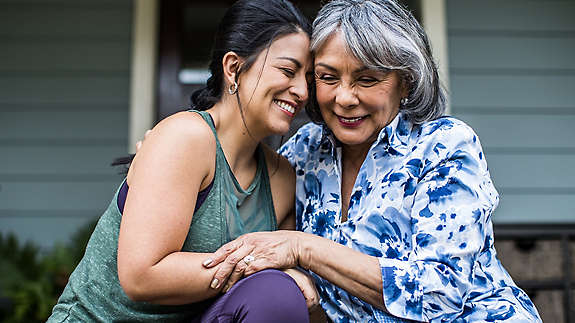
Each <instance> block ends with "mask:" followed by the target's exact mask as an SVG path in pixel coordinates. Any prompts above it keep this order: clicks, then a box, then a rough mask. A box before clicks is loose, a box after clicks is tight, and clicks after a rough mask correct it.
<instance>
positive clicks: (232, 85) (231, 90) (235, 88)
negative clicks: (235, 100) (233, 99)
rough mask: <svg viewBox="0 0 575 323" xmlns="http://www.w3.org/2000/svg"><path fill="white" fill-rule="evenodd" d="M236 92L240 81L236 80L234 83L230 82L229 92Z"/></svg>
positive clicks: (232, 93) (231, 93)
mask: <svg viewBox="0 0 575 323" xmlns="http://www.w3.org/2000/svg"><path fill="white" fill-rule="evenodd" d="M236 92H238V83H237V82H236V81H234V83H233V84H230V87H229V88H228V93H229V94H230V95H234V94H236Z"/></svg>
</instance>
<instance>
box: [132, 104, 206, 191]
mask: <svg viewBox="0 0 575 323" xmlns="http://www.w3.org/2000/svg"><path fill="white" fill-rule="evenodd" d="M215 140H216V139H215V137H214V135H213V133H212V130H211V128H210V126H209V125H208V124H207V123H206V122H205V121H204V120H203V118H202V117H201V116H200V115H198V114H197V113H191V112H179V113H176V114H174V115H172V116H169V117H167V118H165V119H164V120H162V121H160V122H159V123H158V124H157V125H156V126H155V127H154V128H153V129H152V132H151V133H150V134H149V135H148V136H147V137H146V140H145V141H144V143H143V145H142V148H141V149H140V150H139V151H138V153H137V154H136V157H135V159H134V162H133V163H132V166H131V167H130V171H129V172H128V180H130V178H131V177H133V175H132V174H131V173H133V172H134V171H135V170H137V169H138V168H144V169H147V170H151V169H152V167H153V166H154V165H157V164H158V163H161V164H163V165H170V167H171V168H173V169H176V168H178V169H182V168H190V167H191V166H192V165H193V166H194V167H196V169H197V170H198V171H200V172H204V173H206V172H207V173H209V172H210V168H211V165H212V164H213V162H212V161H213V160H214V158H215V153H216V152H215V147H216V144H215ZM199 156H201V158H198V157H199ZM163 168H167V167H163Z"/></svg>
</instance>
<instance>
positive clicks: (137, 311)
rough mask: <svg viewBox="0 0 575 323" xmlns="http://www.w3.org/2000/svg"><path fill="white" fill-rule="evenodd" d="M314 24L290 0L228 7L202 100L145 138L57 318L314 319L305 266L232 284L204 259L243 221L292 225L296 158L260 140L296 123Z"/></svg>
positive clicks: (255, 225) (243, 228) (242, 228)
mask: <svg viewBox="0 0 575 323" xmlns="http://www.w3.org/2000/svg"><path fill="white" fill-rule="evenodd" d="M310 33H311V28H310V25H309V24H308V22H307V21H306V19H305V18H304V16H303V15H302V14H301V13H300V12H299V11H298V10H297V9H296V8H294V6H293V5H292V4H291V3H290V2H288V1H286V0H273V1H269V0H245V1H238V2H237V3H235V4H234V5H233V6H232V7H231V8H230V9H228V11H227V13H226V14H225V16H224V18H223V20H222V21H221V23H220V26H219V29H218V32H217V36H216V40H215V44H214V48H213V52H212V58H211V63H210V71H211V74H212V75H211V77H210V79H209V80H208V81H207V86H206V87H205V88H204V89H202V90H200V91H198V92H196V93H194V95H193V96H192V108H193V109H195V110H196V111H188V112H181V113H178V114H175V115H173V116H171V117H169V118H166V119H165V120H163V121H162V122H160V123H159V124H158V125H157V126H156V127H155V128H154V131H153V132H152V133H151V134H150V136H149V137H148V138H147V140H146V145H145V146H144V147H142V148H141V149H140V150H139V152H138V155H137V156H136V157H135V159H134V160H133V162H132V165H131V166H130V169H129V172H128V176H127V178H126V180H125V181H124V183H123V184H122V186H121V187H120V189H119V190H118V192H117V193H116V195H115V196H114V199H113V200H112V203H111V204H110V206H109V207H108V209H107V210H106V212H105V213H104V214H103V216H102V217H101V219H100V220H99V222H98V225H97V227H96V229H95V231H94V233H93V235H92V237H91V239H90V242H89V244H88V246H87V249H86V253H85V255H84V258H83V259H82V261H81V262H80V264H79V265H78V267H77V268H76V270H75V271H74V272H73V274H72V275H71V277H70V280H69V282H68V285H67V286H66V288H65V290H64V292H63V294H62V296H61V297H60V299H59V301H58V304H57V305H56V306H55V307H54V310H53V314H52V316H51V317H50V318H49V320H48V321H49V322H62V321H132V320H134V321H147V320H148V321H171V320H174V321H181V320H188V321H189V320H196V321H218V322H222V321H250V322H252V321H262V322H263V321H268V322H269V321H274V322H281V321H282V320H284V321H286V322H296V321H297V322H302V321H304V322H305V321H307V317H308V313H307V308H306V300H305V299H304V296H303V294H302V292H301V291H300V289H303V290H306V292H304V293H305V294H307V295H308V299H313V298H314V296H313V295H314V294H313V293H314V290H313V283H310V282H309V281H307V285H306V278H305V277H306V276H302V275H303V274H301V273H299V272H297V271H295V270H293V271H291V272H289V274H290V275H293V276H294V277H295V279H296V280H298V282H299V285H300V287H299V288H298V285H297V284H296V283H295V281H294V280H293V279H292V278H290V276H288V275H287V274H286V273H284V272H281V271H275V270H272V271H264V272H261V273H260V274H258V275H254V276H252V277H251V278H250V279H246V280H242V282H241V283H238V284H236V285H234V287H233V288H231V289H229V290H228V288H227V287H226V285H225V281H212V277H213V275H214V273H215V270H217V268H218V266H216V267H214V268H213V269H212V270H208V271H206V270H205V269H204V268H203V267H202V261H203V260H204V259H205V258H206V256H207V253H211V252H214V251H215V250H217V249H218V248H219V247H220V246H222V245H223V244H225V243H226V242H229V241H231V240H233V239H235V238H236V237H238V236H240V235H242V234H244V233H248V232H253V231H271V230H276V229H277V228H278V227H279V228H286V229H293V228H295V222H294V212H293V206H294V196H295V176H294V173H293V170H292V169H291V167H290V165H289V163H288V162H287V160H285V159H284V158H283V157H280V156H278V155H277V154H276V153H275V152H273V151H271V150H269V149H267V148H266V147H264V146H263V145H261V144H260V141H261V140H262V139H263V138H265V137H267V136H269V135H271V134H281V133H285V132H287V131H288V129H289V126H290V123H291V121H292V119H293V117H294V116H295V114H296V113H297V112H298V111H299V110H301V109H302V108H303V107H304V106H305V104H306V102H307V100H308V83H307V78H306V77H307V76H308V74H309V72H310V69H311V57H310V54H309V36H310ZM249 260H250V259H249V257H248V258H246V259H244V262H246V263H248V262H249ZM270 284H273V286H274V288H269V287H268V286H270ZM222 289H224V291H226V292H227V293H225V294H224V295H223V296H219V295H221V294H220V293H221V292H222ZM308 291H309V292H308ZM309 295H311V296H309Z"/></svg>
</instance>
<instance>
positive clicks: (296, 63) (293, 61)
mask: <svg viewBox="0 0 575 323" xmlns="http://www.w3.org/2000/svg"><path fill="white" fill-rule="evenodd" d="M277 59H285V60H288V61H290V62H292V63H294V64H295V66H296V67H297V68H301V66H302V65H301V63H300V62H299V61H298V60H297V59H295V58H293V57H287V56H280V57H277Z"/></svg>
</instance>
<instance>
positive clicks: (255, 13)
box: [191, 0, 311, 110]
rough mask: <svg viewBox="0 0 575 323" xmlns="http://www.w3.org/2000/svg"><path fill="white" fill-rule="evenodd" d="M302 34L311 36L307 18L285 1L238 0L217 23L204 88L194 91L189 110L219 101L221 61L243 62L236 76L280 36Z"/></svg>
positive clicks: (220, 96) (221, 74) (199, 108)
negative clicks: (230, 56) (229, 57)
mask: <svg viewBox="0 0 575 323" xmlns="http://www.w3.org/2000/svg"><path fill="white" fill-rule="evenodd" d="M299 31H303V32H305V33H306V34H308V35H309V36H311V24H310V23H309V21H308V20H307V18H306V17H305V16H304V15H303V14H302V13H301V12H300V11H299V10H298V9H297V8H296V7H294V5H293V4H292V3H291V2H289V1H287V0H239V1H237V2H235V3H234V4H233V5H232V6H231V7H230V8H229V9H228V10H227V11H226V13H225V15H224V17H223V18H222V20H221V21H220V24H219V26H218V30H217V32H216V37H215V41H214V45H213V47H212V54H211V59H210V65H209V70H210V73H211V76H210V78H209V79H208V81H207V82H206V86H205V87H203V88H201V89H199V90H197V91H195V92H194V93H193V94H192V97H191V105H192V108H194V109H196V110H207V109H209V108H211V107H212V106H213V105H214V104H215V103H216V102H218V101H219V100H220V99H221V98H222V93H223V91H224V90H225V89H224V88H223V87H224V78H223V74H224V71H223V67H222V59H223V57H224V55H225V54H226V53H228V52H234V53H236V54H238V55H239V56H240V57H242V58H243V59H245V62H244V64H243V65H242V67H241V69H240V70H239V71H238V72H237V73H236V78H237V77H238V75H239V74H240V73H241V72H242V71H245V70H248V69H249V68H250V67H251V65H252V64H253V63H254V61H255V60H256V58H257V56H258V55H259V54H260V53H261V52H262V51H263V50H264V49H266V48H269V46H270V45H271V43H272V42H273V41H274V40H275V39H277V38H278V37H280V36H283V35H287V34H291V33H295V32H299Z"/></svg>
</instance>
